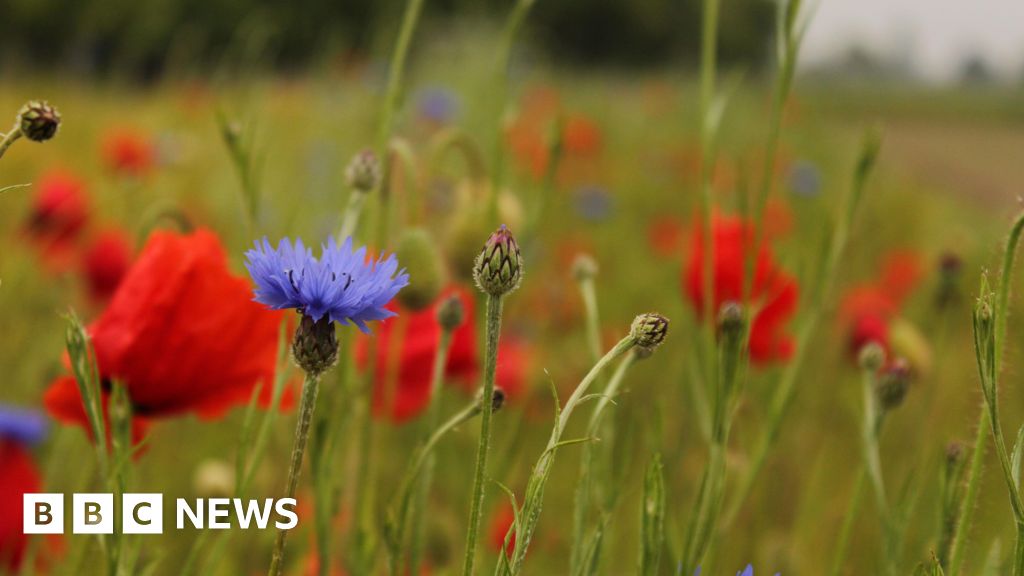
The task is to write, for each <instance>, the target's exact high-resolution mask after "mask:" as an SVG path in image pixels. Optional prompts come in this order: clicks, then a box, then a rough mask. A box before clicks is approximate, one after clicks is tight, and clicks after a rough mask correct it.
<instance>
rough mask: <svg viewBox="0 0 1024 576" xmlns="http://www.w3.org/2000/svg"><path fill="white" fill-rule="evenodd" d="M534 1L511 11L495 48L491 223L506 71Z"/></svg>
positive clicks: (499, 173) (500, 167) (500, 164)
mask: <svg viewBox="0 0 1024 576" xmlns="http://www.w3.org/2000/svg"><path fill="white" fill-rule="evenodd" d="M536 2H537V0H517V1H516V4H515V6H513V7H512V11H511V12H510V13H509V15H508V17H507V18H506V19H505V26H504V28H503V29H502V32H501V43H500V44H499V45H498V53H497V57H496V58H495V64H494V71H495V78H494V84H493V87H494V88H493V90H494V92H493V93H492V94H491V97H490V98H489V100H490V101H491V102H493V103H494V108H493V110H492V115H493V117H494V134H493V140H492V143H491V187H490V190H489V196H488V199H487V217H488V220H487V221H488V223H489V224H493V223H496V222H497V221H498V220H499V216H498V195H499V194H500V192H501V188H502V185H503V183H504V178H505V164H504V151H505V142H504V137H505V126H504V122H505V110H506V108H507V107H508V101H509V81H508V70H509V65H510V64H511V61H512V46H513V45H514V44H515V40H516V36H518V35H519V29H520V28H522V26H523V22H525V21H526V16H527V15H528V14H529V13H530V9H531V8H533V5H534V4H536Z"/></svg>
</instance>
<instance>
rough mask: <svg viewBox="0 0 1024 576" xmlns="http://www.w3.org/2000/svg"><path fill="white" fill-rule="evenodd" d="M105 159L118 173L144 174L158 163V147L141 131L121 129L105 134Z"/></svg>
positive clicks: (105, 162) (111, 168)
mask: <svg viewBox="0 0 1024 576" xmlns="http://www.w3.org/2000/svg"><path fill="white" fill-rule="evenodd" d="M103 161H104V164H106V166H107V168H109V169H110V170H111V171H112V172H115V173H117V174H124V175H127V176H136V177H137V176H144V175H145V174H147V173H149V172H150V171H151V170H152V169H153V166H154V164H155V163H156V148H155V146H153V143H152V142H151V141H150V140H149V138H148V137H146V136H145V135H143V134H142V133H141V132H138V131H136V130H130V129H119V130H115V131H113V132H110V133H108V134H107V135H106V136H104V138H103Z"/></svg>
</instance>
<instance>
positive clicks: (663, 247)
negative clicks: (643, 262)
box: [647, 216, 684, 258]
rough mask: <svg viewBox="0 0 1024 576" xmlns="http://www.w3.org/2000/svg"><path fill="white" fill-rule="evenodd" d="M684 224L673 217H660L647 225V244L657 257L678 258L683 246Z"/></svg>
mask: <svg viewBox="0 0 1024 576" xmlns="http://www.w3.org/2000/svg"><path fill="white" fill-rule="evenodd" d="M683 234H684V232H683V224H682V223H681V222H680V221H679V219H678V218H675V217H673V216H659V217H657V218H655V219H654V220H652V221H651V222H650V224H648V225H647V243H648V245H650V247H651V250H652V251H653V252H654V254H655V255H657V256H660V257H662V258H676V257H677V255H678V254H679V250H680V249H681V247H682V245H683Z"/></svg>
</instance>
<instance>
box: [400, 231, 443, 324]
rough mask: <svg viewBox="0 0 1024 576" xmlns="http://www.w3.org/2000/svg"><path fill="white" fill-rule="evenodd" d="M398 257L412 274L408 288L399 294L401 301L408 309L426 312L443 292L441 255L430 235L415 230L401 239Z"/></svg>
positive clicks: (404, 234)
mask: <svg viewBox="0 0 1024 576" xmlns="http://www.w3.org/2000/svg"><path fill="white" fill-rule="evenodd" d="M395 256H396V257H397V258H398V261H399V262H401V263H402V264H403V265H404V266H405V269H406V271H407V272H408V273H409V285H408V286H406V287H405V289H404V290H402V291H401V292H399V293H398V302H399V304H401V305H402V306H404V307H406V308H408V309H409V310H413V311H417V310H423V309H424V308H426V307H428V306H430V305H431V304H433V303H434V300H436V299H437V296H438V295H439V294H440V293H441V288H442V287H443V286H444V282H445V273H444V263H443V262H442V261H441V254H440V253H439V252H438V250H437V244H436V243H435V242H434V240H433V239H432V238H431V237H430V234H428V233H427V231H426V230H423V229H422V228H412V229H409V230H407V231H406V232H404V233H403V234H402V236H401V238H399V239H398V247H397V248H396V249H395Z"/></svg>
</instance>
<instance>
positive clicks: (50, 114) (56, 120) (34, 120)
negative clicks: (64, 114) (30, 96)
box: [18, 100, 60, 142]
mask: <svg viewBox="0 0 1024 576" xmlns="http://www.w3.org/2000/svg"><path fill="white" fill-rule="evenodd" d="M18 122H19V126H20V128H21V133H22V134H23V135H24V136H25V138H28V139H29V140H32V141H33V142H45V141H47V140H49V139H50V138H53V136H54V135H55V134H56V133H57V128H58V127H59V126H60V112H57V109H56V108H54V107H53V106H50V104H49V103H48V102H46V101H45V100H32V101H30V102H28V103H27V104H25V105H24V106H22V107H21V111H19V112H18Z"/></svg>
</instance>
